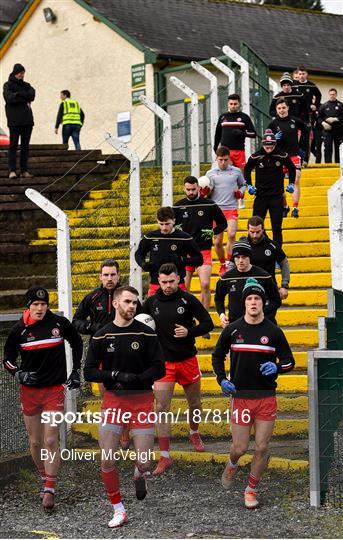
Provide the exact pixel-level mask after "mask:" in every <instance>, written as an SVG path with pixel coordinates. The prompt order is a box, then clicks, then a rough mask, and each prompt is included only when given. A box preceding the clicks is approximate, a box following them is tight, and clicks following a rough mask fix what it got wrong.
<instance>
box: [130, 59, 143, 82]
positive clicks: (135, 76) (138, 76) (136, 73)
mask: <svg viewBox="0 0 343 540" xmlns="http://www.w3.org/2000/svg"><path fill="white" fill-rule="evenodd" d="M144 85H145V64H135V65H134V66H131V86H132V88H137V87H138V86H144Z"/></svg>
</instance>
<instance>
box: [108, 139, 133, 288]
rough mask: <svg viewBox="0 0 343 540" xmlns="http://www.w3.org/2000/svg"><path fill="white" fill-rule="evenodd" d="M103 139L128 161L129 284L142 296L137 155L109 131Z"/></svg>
mask: <svg viewBox="0 0 343 540" xmlns="http://www.w3.org/2000/svg"><path fill="white" fill-rule="evenodd" d="M105 140H106V141H107V142H108V143H109V144H110V145H111V146H113V148H115V149H116V150H117V151H118V152H119V153H120V154H122V155H123V156H124V157H126V159H128V160H129V161H130V182H129V205H130V206H129V212H130V218H129V224H130V285H132V286H133V287H135V288H136V289H137V291H138V292H139V296H140V298H142V269H141V267H140V266H138V264H137V263H136V260H135V251H136V250H137V248H138V244H139V242H140V239H141V234H142V231H141V193H140V175H139V157H138V156H137V154H136V152H134V151H133V150H131V149H130V148H129V147H128V146H127V145H126V144H125V143H123V142H122V141H120V140H119V139H117V137H112V135H111V134H110V133H106V134H105Z"/></svg>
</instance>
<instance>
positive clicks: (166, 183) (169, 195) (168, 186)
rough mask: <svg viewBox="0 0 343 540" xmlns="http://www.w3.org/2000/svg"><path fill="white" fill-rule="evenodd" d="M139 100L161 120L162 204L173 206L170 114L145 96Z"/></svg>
mask: <svg viewBox="0 0 343 540" xmlns="http://www.w3.org/2000/svg"><path fill="white" fill-rule="evenodd" d="M139 99H140V101H141V102H142V103H143V105H145V107H147V109H149V110H150V111H151V112H153V113H154V114H155V115H156V116H158V117H159V118H160V119H161V120H162V122H163V135H162V179H163V181H162V206H173V159H172V129H171V119H170V114H168V113H167V111H165V110H164V109H162V107H160V106H159V105H157V103H155V102H154V101H151V100H150V99H149V98H147V97H146V96H140V98H139Z"/></svg>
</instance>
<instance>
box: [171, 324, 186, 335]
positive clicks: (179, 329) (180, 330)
mask: <svg viewBox="0 0 343 540" xmlns="http://www.w3.org/2000/svg"><path fill="white" fill-rule="evenodd" d="M186 336H188V329H187V328H185V327H184V326H181V324H176V325H175V330H174V337H176V338H183V337H186Z"/></svg>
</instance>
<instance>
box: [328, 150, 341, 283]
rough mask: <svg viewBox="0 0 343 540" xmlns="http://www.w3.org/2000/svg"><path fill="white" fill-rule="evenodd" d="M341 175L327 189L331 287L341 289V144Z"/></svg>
mask: <svg viewBox="0 0 343 540" xmlns="http://www.w3.org/2000/svg"><path fill="white" fill-rule="evenodd" d="M340 158H341V177H340V178H339V179H338V180H337V182H335V183H334V184H333V186H331V187H330V188H329V190H328V210H329V231H330V256H331V276H332V278H331V279H332V288H333V289H336V290H338V291H343V144H341V146H340Z"/></svg>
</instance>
